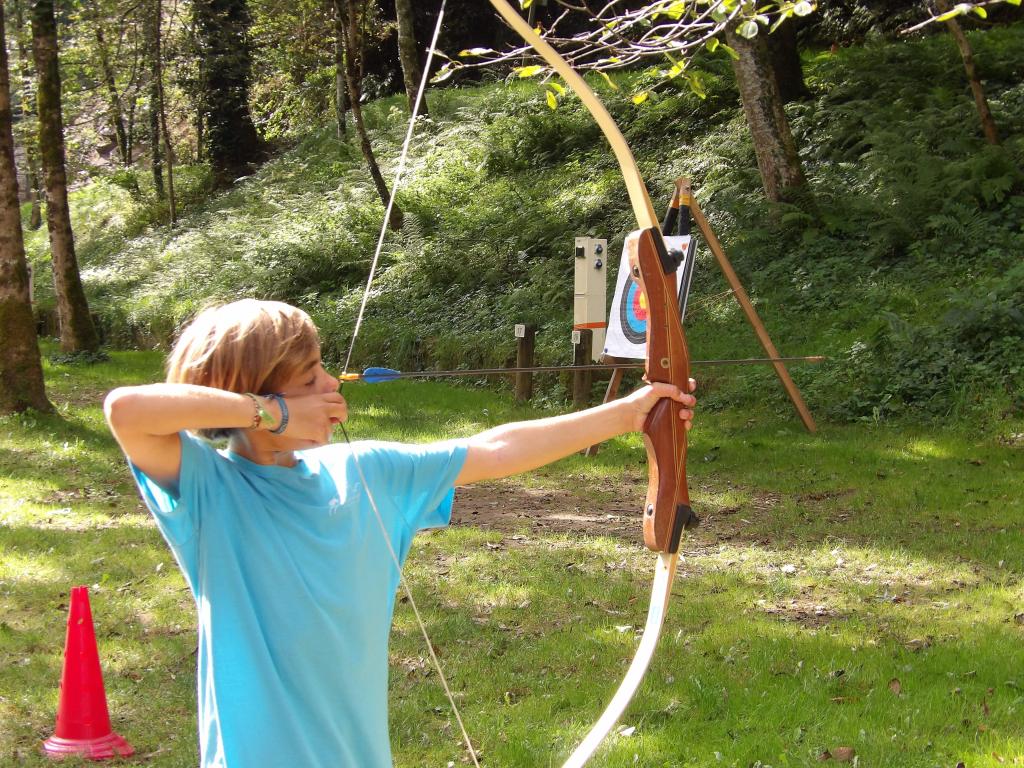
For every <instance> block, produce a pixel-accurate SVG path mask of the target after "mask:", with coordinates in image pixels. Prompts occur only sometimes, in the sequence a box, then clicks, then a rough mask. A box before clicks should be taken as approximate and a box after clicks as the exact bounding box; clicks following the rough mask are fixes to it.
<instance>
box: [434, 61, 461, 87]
mask: <svg viewBox="0 0 1024 768" xmlns="http://www.w3.org/2000/svg"><path fill="white" fill-rule="evenodd" d="M456 69H458V67H453V66H452V65H451V63H446V64H445V65H444V66H443V67H441V68H440V69H439V70H437V74H436V75H434V76H433V77H432V78H430V82H431V83H443V82H444V81H445V80H447V79H448V78H449V77H451V76H452V75H453V74H454V73H455V70H456Z"/></svg>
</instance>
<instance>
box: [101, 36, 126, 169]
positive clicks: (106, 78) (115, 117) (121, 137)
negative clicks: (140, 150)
mask: <svg viewBox="0 0 1024 768" xmlns="http://www.w3.org/2000/svg"><path fill="white" fill-rule="evenodd" d="M101 23H102V20H100V19H97V20H96V47H97V49H98V50H99V55H100V69H101V70H102V75H103V84H104V85H105V86H106V88H107V101H108V103H109V105H110V122H111V124H112V125H113V126H114V137H115V139H116V141H117V152H118V154H119V155H121V164H122V165H123V166H125V167H128V166H129V165H131V159H130V158H131V155H129V154H128V132H127V131H126V130H125V127H124V114H123V112H122V110H121V96H120V94H118V92H117V80H116V78H115V77H114V70H113V68H112V67H111V66H110V52H109V51H108V50H107V42H106V40H104V38H103V28H102V27H101V26H100V24H101Z"/></svg>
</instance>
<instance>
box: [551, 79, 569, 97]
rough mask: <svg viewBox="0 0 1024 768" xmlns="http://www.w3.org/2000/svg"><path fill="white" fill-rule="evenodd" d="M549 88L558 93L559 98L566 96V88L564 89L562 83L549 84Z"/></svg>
mask: <svg viewBox="0 0 1024 768" xmlns="http://www.w3.org/2000/svg"><path fill="white" fill-rule="evenodd" d="M548 88H550V89H552V90H553V91H557V92H558V95H559V96H565V88H564V87H562V85H561V83H554V82H552V83H548Z"/></svg>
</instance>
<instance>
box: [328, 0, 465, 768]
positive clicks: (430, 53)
mask: <svg viewBox="0 0 1024 768" xmlns="http://www.w3.org/2000/svg"><path fill="white" fill-rule="evenodd" d="M445 2H446V0H441V8H440V10H439V11H438V14H437V24H436V26H435V27H434V35H433V37H432V38H431V41H430V48H429V49H428V50H427V61H426V64H425V65H424V67H423V76H422V77H421V78H420V85H419V89H418V90H417V91H416V99H415V100H414V103H413V108H412V115H411V116H410V118H409V128H408V130H407V131H406V133H405V141H404V142H403V143H402V152H401V154H400V155H399V158H398V167H397V169H396V171H395V179H394V181H393V182H392V184H391V194H390V195H389V196H388V204H387V206H386V208H385V210H384V222H383V224H382V225H381V229H380V236H379V237H378V238H377V248H376V249H375V250H374V254H373V260H372V261H371V262H370V274H369V276H368V277H367V279H366V287H365V288H364V289H363V298H362V301H361V302H360V304H359V314H358V315H357V316H356V324H355V327H354V328H353V330H352V340H351V341H350V342H349V346H348V353H347V354H346V356H345V366H344V369H343V371H344V373H348V370H349V365H350V363H351V361H352V351H353V350H354V349H355V346H356V339H357V338H358V336H359V330H360V328H362V325H363V316H364V314H365V313H366V305H367V302H368V301H369V298H370V288H371V286H372V285H373V279H374V277H375V276H376V274H377V265H378V264H379V263H380V255H381V252H382V251H383V249H384V238H385V237H386V236H387V229H388V224H389V222H390V221H391V211H392V210H393V209H394V207H395V195H396V194H397V193H398V187H399V184H400V183H401V181H402V176H403V174H404V173H405V164H406V160H407V159H408V157H409V147H410V145H411V143H412V135H413V131H414V130H415V128H416V117H417V115H419V111H420V105H421V104H422V102H423V94H424V93H425V92H426V90H427V78H428V77H429V73H430V65H431V62H432V61H433V58H434V52H435V51H436V50H437V39H438V36H439V35H440V33H441V24H442V21H443V19H444V9H445ZM343 386H344V384H343V383H342V384H341V385H340V386H339V391H340V389H341V387H343ZM341 433H342V434H343V435H344V436H345V442H346V444H348V446H349V449H350V451H351V456H352V463H353V465H354V466H355V468H356V473H357V474H358V475H359V482H360V483H361V484H362V486H363V489H364V490H365V492H366V498H367V500H368V501H369V502H370V508H371V509H372V510H373V514H374V517H375V518H376V519H377V525H378V526H379V527H380V532H381V534H382V535H383V536H384V542H385V543H386V544H387V548H388V553H389V554H390V556H391V560H392V562H393V563H394V565H395V569H396V571H397V572H398V583H399V585H400V586H401V588H402V591H403V592H404V593H405V597H406V600H407V601H408V602H409V605H410V607H411V608H412V612H413V615H414V616H415V617H416V624H417V625H419V628H420V633H421V634H422V635H423V640H424V642H426V644H427V651H428V653H429V654H430V661H431V662H432V663H433V665H434V669H435V671H436V672H437V676H438V679H439V680H440V681H441V686H442V687H443V688H444V694H445V696H447V697H448V704H449V706H450V707H451V710H452V714H453V715H454V716H455V721H456V723H458V726H459V731H460V732H461V733H462V740H463V742H464V743H465V745H466V749H467V751H468V752H469V756H470V758H471V759H472V760H473V765H474V766H476V768H480V761H479V760H478V759H477V754H476V750H475V749H474V748H473V742H472V741H471V740H470V738H469V733H468V731H466V726H465V724H464V723H463V721H462V714H461V713H460V712H459V707H458V705H457V704H456V703H455V696H454V694H452V690H451V686H449V684H448V678H447V677H446V676H445V674H444V670H443V669H442V668H441V661H440V660H439V659H438V658H437V653H436V652H435V651H434V644H433V643H432V642H431V640H430V635H429V634H428V632H427V625H426V623H425V622H424V621H423V617H422V616H421V615H420V610H419V608H418V607H417V605H416V600H415V599H414V598H413V596H412V590H411V589H410V588H409V583H408V582H407V581H406V579H405V576H404V575H403V574H402V561H401V560H400V559H399V557H398V553H397V552H396V551H395V547H394V543H393V542H392V541H391V537H390V536H389V535H388V530H387V526H386V525H385V524H384V518H383V516H382V515H381V513H380V508H379V507H378V506H377V501H376V499H374V497H373V493H371V491H370V486H369V485H368V484H367V482H366V475H364V474H363V468H362V466H360V464H359V457H358V454H357V452H356V451H355V450H351V449H352V440H351V438H349V435H348V430H347V429H345V425H344V424H342V425H341Z"/></svg>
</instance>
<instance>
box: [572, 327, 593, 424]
mask: <svg viewBox="0 0 1024 768" xmlns="http://www.w3.org/2000/svg"><path fill="white" fill-rule="evenodd" d="M576 334H579V341H578V342H576V344H575V345H574V346H573V360H572V364H573V365H590V354H591V352H592V350H593V345H594V332H593V331H592V330H590V329H589V328H584V329H582V330H579V331H573V337H574V339H573V340H574V341H575V337H576ZM591 384H593V374H592V373H591V372H590V371H573V374H572V407H573V409H575V410H577V411H582V410H583V409H584V408H586V407H588V406H589V405H590V387H591Z"/></svg>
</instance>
